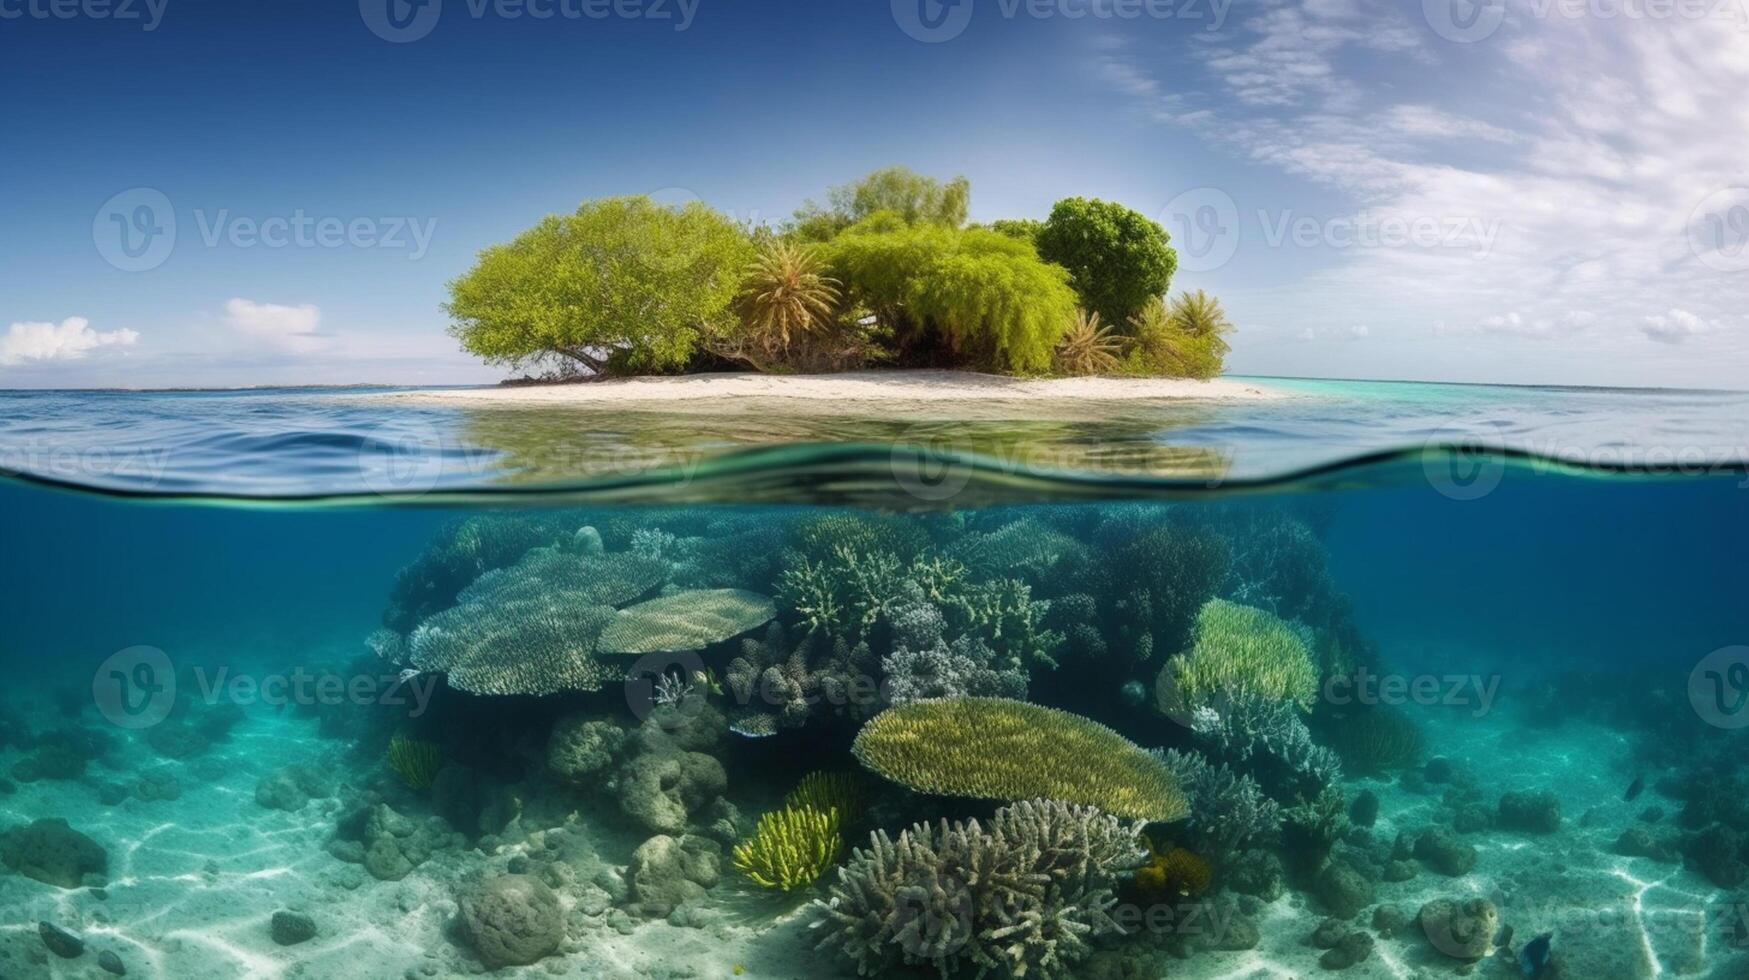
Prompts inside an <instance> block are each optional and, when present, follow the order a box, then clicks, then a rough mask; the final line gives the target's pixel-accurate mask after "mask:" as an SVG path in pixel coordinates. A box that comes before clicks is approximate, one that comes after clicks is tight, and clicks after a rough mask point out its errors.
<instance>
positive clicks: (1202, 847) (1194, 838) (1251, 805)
mask: <svg viewBox="0 0 1749 980" xmlns="http://www.w3.org/2000/svg"><path fill="white" fill-rule="evenodd" d="M1159 758H1160V759H1161V761H1162V762H1164V763H1165V764H1166V767H1167V769H1169V770H1171V772H1172V777H1173V779H1174V781H1176V782H1177V783H1178V786H1179V787H1180V788H1181V789H1182V790H1183V791H1184V793H1185V795H1186V796H1187V797H1188V798H1189V802H1190V815H1189V816H1188V817H1187V818H1186V819H1185V821H1184V822H1183V823H1182V824H1180V825H1179V826H1177V827H1175V828H1174V834H1175V836H1177V837H1178V839H1180V840H1183V841H1185V843H1186V844H1187V846H1189V847H1190V848H1191V849H1192V850H1194V851H1196V852H1197V853H1199V854H1205V855H1208V856H1209V858H1210V859H1211V860H1213V861H1215V862H1216V863H1222V862H1225V861H1226V860H1227V859H1228V858H1229V857H1230V856H1231V855H1232V854H1234V853H1235V852H1237V851H1240V850H1242V849H1244V848H1245V847H1248V846H1250V845H1251V844H1253V843H1265V842H1269V841H1271V840H1273V838H1274V837H1275V834H1276V832H1277V831H1278V830H1279V829H1280V826H1281V814H1280V807H1279V806H1278V805H1277V804H1276V802H1275V801H1274V800H1271V799H1270V798H1269V797H1267V796H1265V795H1264V794H1263V789H1262V788H1261V787H1260V786H1258V785H1257V783H1256V781H1255V780H1253V779H1252V778H1251V777H1250V776H1246V775H1243V774H1241V773H1237V772H1234V771H1233V770H1232V768H1230V767H1228V766H1226V765H1224V764H1221V763H1211V762H1209V760H1208V759H1207V758H1206V757H1205V756H1203V755H1202V754H1201V753H1198V752H1183V751H1180V750H1178V749H1167V750H1166V751H1164V752H1162V753H1159Z"/></svg>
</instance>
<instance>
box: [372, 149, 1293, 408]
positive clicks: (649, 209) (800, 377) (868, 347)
mask: <svg viewBox="0 0 1749 980" xmlns="http://www.w3.org/2000/svg"><path fill="white" fill-rule="evenodd" d="M970 192H971V186H970V183H969V181H967V180H966V179H965V178H963V177H962V178H955V179H953V180H950V181H945V182H943V181H939V180H936V179H934V178H930V177H927V176H924V175H921V174H918V173H915V172H913V171H911V170H908V169H906V168H903V167H891V168H887V169H884V170H879V171H876V172H875V173H872V174H870V175H868V176H866V177H864V178H862V179H861V180H858V181H855V182H853V183H850V184H847V185H845V186H841V187H835V188H832V189H831V190H830V191H828V193H827V195H826V203H825V204H817V203H813V202H809V203H808V204H806V205H804V206H803V207H802V208H801V209H800V210H798V211H797V212H796V214H795V215H794V216H793V217H792V218H791V219H789V220H788V221H786V222H784V223H782V224H781V225H779V226H777V227H772V226H768V225H762V224H752V225H749V224H743V223H739V222H737V221H735V220H734V219H732V218H731V217H730V216H728V215H726V214H723V213H721V212H719V211H716V210H714V209H712V208H710V207H708V206H707V205H705V204H702V203H697V202H694V203H689V204H687V205H685V206H681V207H670V206H665V205H663V204H660V203H658V202H656V201H654V200H652V199H651V198H649V197H643V196H634V197H614V198H605V199H600V200H593V201H587V202H585V203H583V204H582V205H581V206H580V207H579V208H578V209H577V210H576V211H575V212H574V213H572V214H569V215H551V216H548V217H547V218H545V219H543V220H542V221H541V222H540V223H539V224H537V225H536V226H534V227H533V228H531V229H529V230H528V231H526V232H524V233H523V234H521V235H519V236H518V237H517V238H516V239H514V240H513V241H511V242H508V243H506V244H502V245H496V246H493V247H490V248H487V249H485V250H484V251H482V252H481V253H480V256H479V259H478V261H477V263H476V264H475V265H474V267H473V268H472V269H470V270H469V271H468V272H466V273H465V274H463V275H462V276H460V277H459V278H457V279H456V280H454V281H453V282H451V283H450V284H449V292H450V298H449V302H448V303H446V304H445V307H444V309H445V312H446V313H447V314H448V315H449V316H450V318H451V320H452V325H451V328H450V330H451V333H452V334H453V335H454V336H455V337H456V338H457V339H458V340H459V341H460V342H461V344H462V346H463V347H464V348H465V349H466V350H467V351H469V352H471V353H473V354H475V355H477V356H479V357H481V358H482V359H484V360H485V361H486V362H487V363H489V364H495V365H502V366H504V367H506V368H509V369H511V370H514V371H518V372H521V373H522V375H523V376H522V377H520V378H519V379H517V380H515V381H512V382H507V383H506V385H505V386H504V387H502V388H500V389H498V390H495V391H494V390H490V389H488V390H469V391H443V392H422V393H418V394H416V395H413V396H402V397H418V398H441V399H446V400H460V401H466V402H469V403H473V404H494V403H498V404H522V405H528V404H555V403H579V404H590V403H608V402H614V401H626V400H629V401H638V402H673V403H676V404H679V403H684V402H686V401H689V400H694V399H711V400H715V399H716V396H718V395H722V394H736V395H741V394H744V395H754V396H763V397H767V398H787V399H797V400H808V401H812V402H815V403H821V404H824V403H830V402H842V401H844V400H849V401H852V402H855V401H862V402H871V401H880V400H897V401H921V402H936V403H939V402H943V401H982V400H986V399H995V400H1003V399H1010V400H1021V399H1024V400H1028V401H1032V400H1036V399H1041V398H1042V399H1046V400H1049V399H1051V398H1068V399H1080V400H1095V401H1097V400H1113V401H1131V400H1136V399H1149V398H1160V399H1177V398H1189V397H1201V398H1244V397H1251V398H1255V397H1267V396H1268V395H1269V393H1268V392H1267V391H1265V390H1264V389H1261V388H1258V387H1257V386H1255V385H1250V384H1241V383H1237V382H1219V381H1211V380H1210V379H1214V378H1215V377H1216V376H1217V375H1219V374H1220V372H1221V368H1222V363H1223V360H1224V358H1225V356H1226V354H1227V351H1228V345H1227V341H1226V339H1225V338H1226V335H1227V334H1229V333H1230V332H1232V330H1233V326H1232V324H1231V323H1230V322H1229V321H1228V319H1227V316H1226V313H1225V311H1223V310H1222V308H1221V304H1220V301H1219V300H1217V299H1215V298H1214V297H1212V296H1210V295H1208V294H1207V293H1206V292H1203V291H1202V290H1197V291H1194V292H1191V291H1181V292H1180V293H1179V294H1178V295H1176V296H1171V294H1170V288H1171V285H1172V277H1173V274H1174V273H1175V271H1176V270H1177V264H1178V260H1177V254H1176V252H1175V251H1174V250H1173V248H1172V246H1171V244H1170V242H1171V238H1170V235H1168V233H1167V232H1166V230H1165V229H1164V228H1162V227H1161V226H1160V225H1159V224H1158V223H1157V222H1154V221H1152V220H1150V219H1149V218H1147V217H1146V216H1145V215H1143V214H1141V213H1139V212H1137V211H1134V210H1132V209H1130V208H1128V207H1125V206H1123V205H1121V204H1115V203H1112V202H1108V201H1101V200H1096V199H1090V198H1079V197H1071V198H1067V199H1064V200H1061V201H1059V202H1057V204H1056V205H1055V206H1054V207H1053V208H1052V210H1051V213H1050V215H1049V217H1047V218H1046V219H1045V220H1043V221H1038V220H998V221H992V222H989V223H987V224H971V223H968V221H967V208H968V203H969V200H970ZM611 379H637V380H636V381H635V382H624V381H622V382H621V383H618V384H605V385H604V384H590V385H565V386H564V387H554V386H553V385H555V384H557V383H561V382H576V381H591V382H601V381H604V380H611ZM537 386H538V387H537Z"/></svg>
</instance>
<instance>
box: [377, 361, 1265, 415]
mask: <svg viewBox="0 0 1749 980" xmlns="http://www.w3.org/2000/svg"><path fill="white" fill-rule="evenodd" d="M370 397H373V398H386V399H390V400H395V401H403V402H408V401H411V402H423V403H429V404H449V405H466V406H470V407H481V408H489V407H506V408H527V407H531V406H566V407H577V408H608V407H616V406H617V407H627V408H636V409H650V408H657V407H660V408H663V409H668V410H674V411H710V412H721V411H733V410H745V409H756V408H757V407H759V406H764V405H777V406H779V407H781V406H782V405H784V404H790V405H793V406H796V407H802V406H805V407H806V408H807V409H808V410H809V411H810V412H834V411H837V412H851V413H861V412H868V411H876V412H883V413H885V412H904V411H906V410H907V407H908V406H917V407H920V408H925V409H928V408H940V407H941V406H943V405H950V404H965V405H977V406H980V407H981V409H983V410H986V411H987V410H990V409H993V408H996V407H999V406H1000V407H1007V408H1010V409H1012V408H1015V407H1019V406H1032V407H1035V408H1039V409H1044V410H1049V409H1051V408H1053V407H1055V408H1060V407H1062V406H1063V405H1064V404H1065V403H1112V402H1116V403H1123V404H1134V403H1137V402H1150V401H1153V402H1174V401H1236V400H1268V399H1276V398H1286V397H1289V396H1288V395H1287V394H1286V393H1284V392H1281V391H1276V390H1273V389H1270V388H1267V387H1264V386H1262V385H1257V384H1253V383H1251V382H1248V381H1235V380H1230V379H1226V378H1217V379H1214V380H1212V381H1195V380H1190V379H1185V378H1010V377H1003V376H1001V375H994V374H974V373H970V372H962V371H857V372H847V373H844V374H815V375H769V374H703V375H688V376H685V377H671V378H614V379H609V380H604V381H590V382H582V383H578V384H556V385H524V386H505V387H495V388H445V389H424V390H418V391H404V392H393V393H389V394H383V395H373V396H370Z"/></svg>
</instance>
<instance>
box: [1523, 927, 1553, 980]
mask: <svg viewBox="0 0 1749 980" xmlns="http://www.w3.org/2000/svg"><path fill="white" fill-rule="evenodd" d="M1554 939H1555V934H1554V933H1552V932H1545V933H1543V934H1542V935H1540V936H1538V937H1536V938H1535V939H1532V940H1531V941H1530V942H1528V943H1525V944H1524V948H1523V949H1521V950H1519V951H1518V972H1520V973H1522V974H1524V976H1525V980H1538V978H1540V977H1541V976H1542V975H1543V973H1544V972H1545V971H1547V970H1548V968H1549V957H1550V956H1553V955H1554Z"/></svg>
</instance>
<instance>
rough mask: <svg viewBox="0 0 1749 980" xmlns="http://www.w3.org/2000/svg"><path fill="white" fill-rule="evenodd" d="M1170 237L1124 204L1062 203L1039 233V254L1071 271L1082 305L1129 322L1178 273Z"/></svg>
mask: <svg viewBox="0 0 1749 980" xmlns="http://www.w3.org/2000/svg"><path fill="white" fill-rule="evenodd" d="M1171 240H1172V239H1171V236H1170V235H1168V234H1167V233H1166V229H1165V228H1162V227H1160V225H1159V223H1157V222H1154V221H1150V220H1149V219H1148V218H1147V217H1146V216H1145V215H1142V214H1140V213H1138V212H1136V211H1132V210H1131V209H1129V208H1126V207H1124V206H1123V205H1121V204H1113V203H1111V202H1109V201H1101V200H1097V199H1094V198H1083V197H1071V198H1065V199H1064V200H1061V201H1058V202H1057V203H1056V206H1055V207H1053V208H1051V216H1050V217H1049V218H1048V219H1046V221H1045V224H1044V227H1043V228H1042V229H1040V231H1039V233H1038V253H1039V255H1040V256H1042V257H1043V258H1044V259H1045V261H1047V262H1055V263H1057V264H1058V265H1060V266H1062V267H1064V268H1065V269H1068V270H1069V275H1070V276H1071V281H1072V282H1073V283H1074V285H1075V291H1076V292H1077V293H1078V294H1080V297H1081V305H1082V306H1085V307H1087V308H1088V309H1089V310H1092V311H1093V312H1095V313H1098V314H1099V315H1100V317H1101V318H1102V319H1103V320H1105V322H1106V323H1125V322H1127V321H1128V320H1129V318H1130V317H1132V316H1134V315H1135V314H1136V313H1137V312H1139V311H1140V310H1141V309H1142V308H1143V307H1145V306H1146V305H1147V304H1148V303H1149V302H1150V301H1152V300H1154V299H1155V298H1157V297H1159V296H1162V295H1164V294H1165V293H1166V291H1167V289H1168V288H1169V287H1170V286H1171V284H1172V273H1173V272H1175V271H1176V270H1177V269H1178V253H1177V252H1176V251H1174V250H1173V248H1172V246H1171V244H1170V242H1171Z"/></svg>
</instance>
